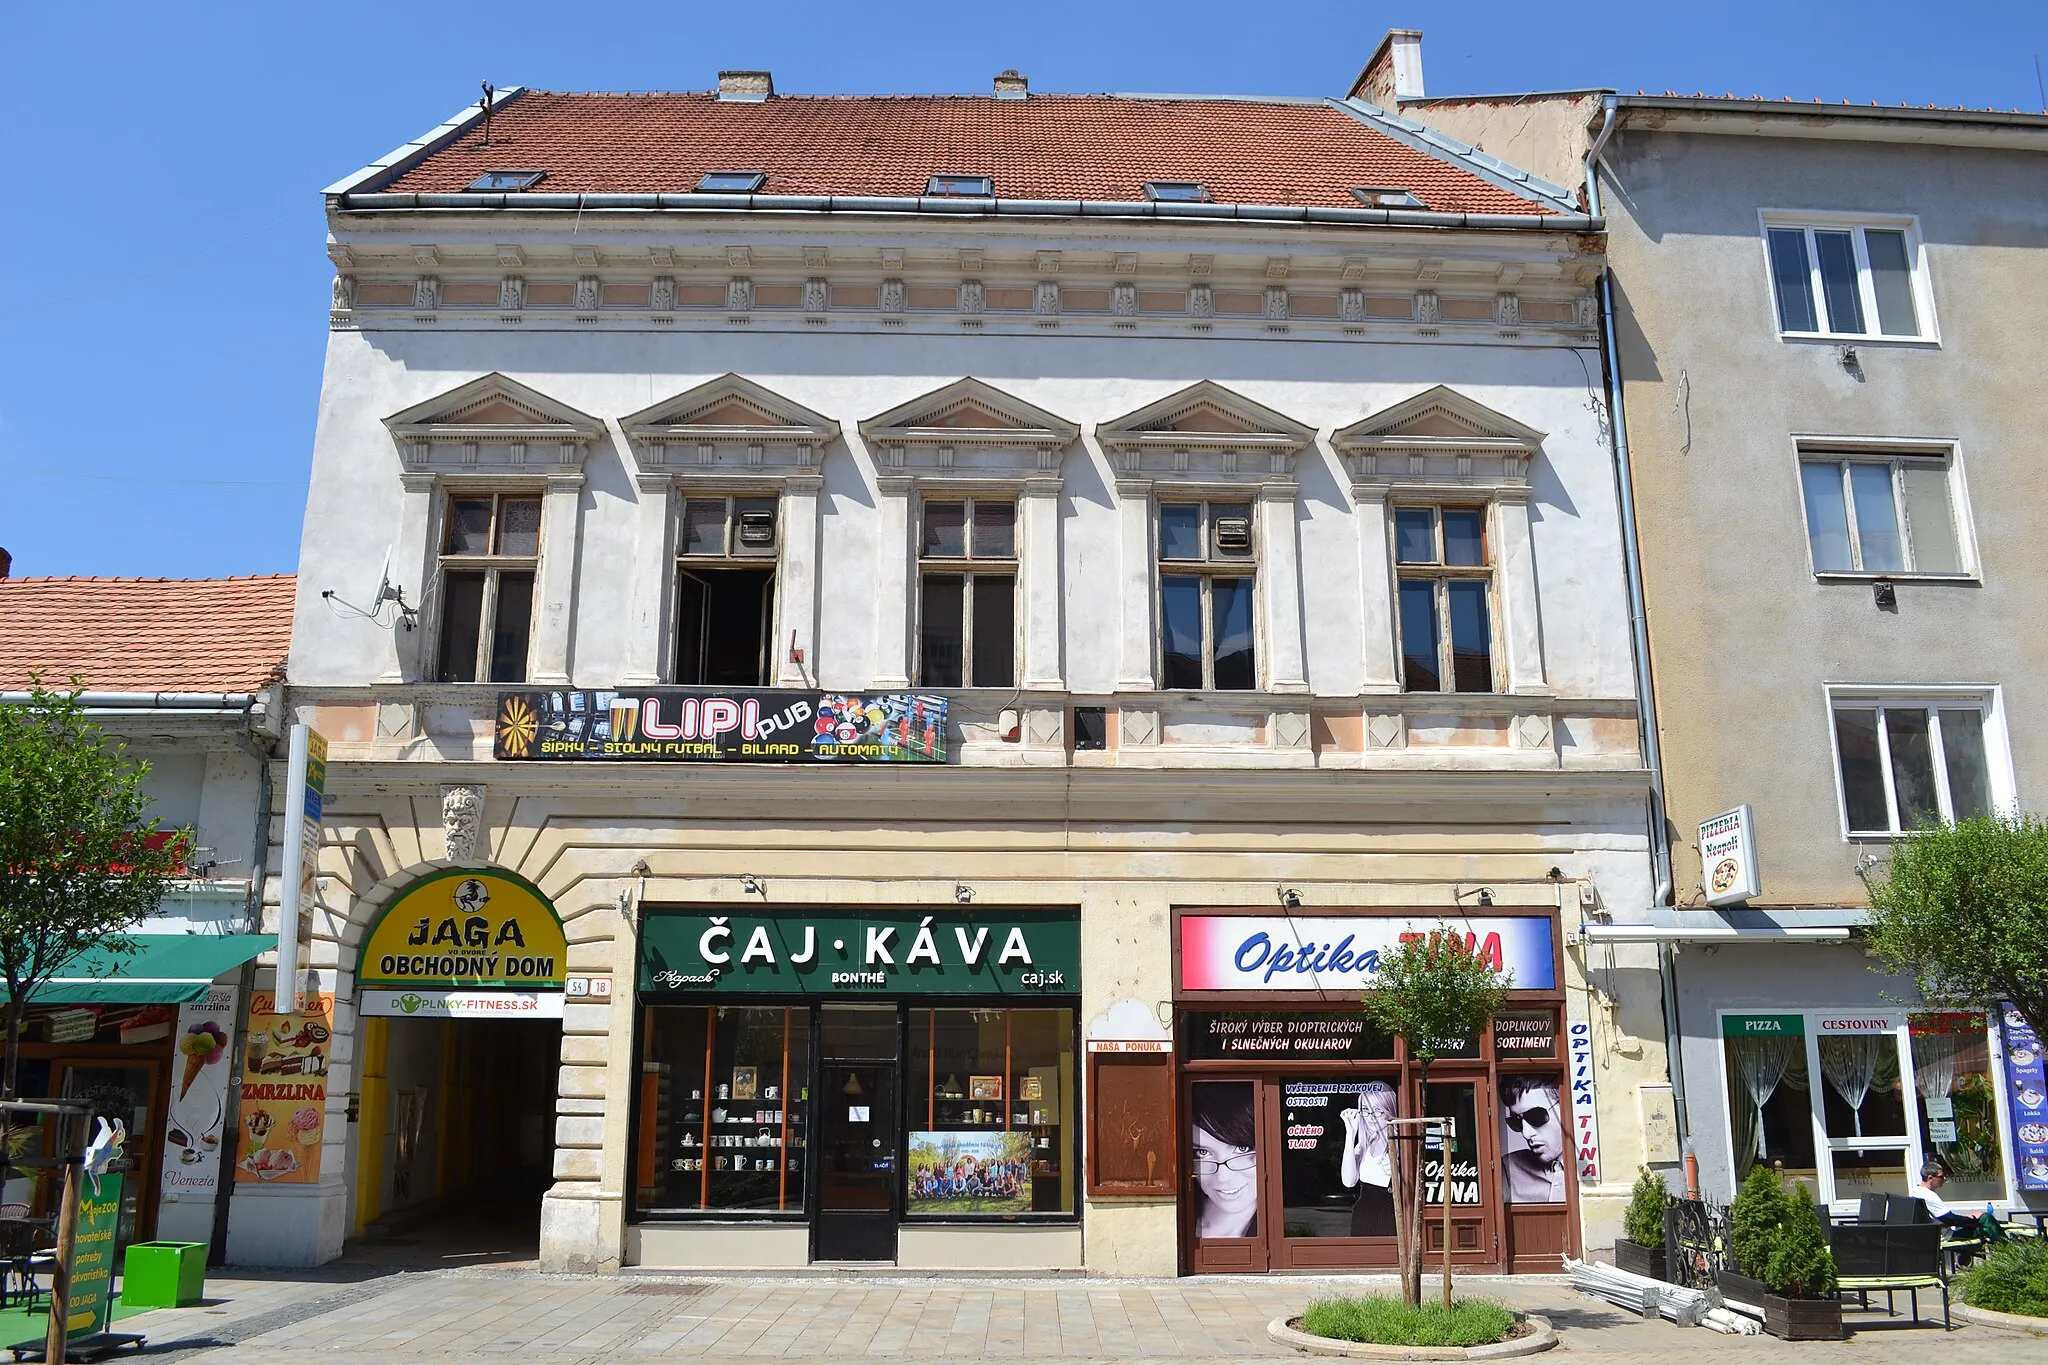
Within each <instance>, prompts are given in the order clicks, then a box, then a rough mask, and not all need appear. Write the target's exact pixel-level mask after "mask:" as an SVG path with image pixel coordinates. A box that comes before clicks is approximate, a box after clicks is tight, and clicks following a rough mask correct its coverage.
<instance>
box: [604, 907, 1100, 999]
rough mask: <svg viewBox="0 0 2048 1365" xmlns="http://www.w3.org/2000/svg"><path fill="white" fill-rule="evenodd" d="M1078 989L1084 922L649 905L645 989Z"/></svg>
mask: <svg viewBox="0 0 2048 1365" xmlns="http://www.w3.org/2000/svg"><path fill="white" fill-rule="evenodd" d="M1080 989H1081V919H1080V915H1079V913H1078V912H1077V911H1073V910H1062V911H1050V912H1046V913H1024V912H1014V911H1013V912H1002V911H998V912H993V913H981V912H969V911H964V910H961V911H944V910H941V911H916V910H875V911H868V912H859V913H852V914H847V913H839V914H823V915H811V914H803V913H799V912H791V913H787V914H753V915H743V914H731V913H721V914H709V913H704V912H684V913H671V912H664V911H653V912H650V913H649V914H648V915H647V916H646V918H645V921H644V923H643V926H642V929H641V934H640V990H641V993H642V994H643V995H647V996H657V997H658V996H670V995H698V994H702V993H705V992H714V993H717V994H722V995H737V994H741V993H747V992H752V993H759V994H766V995H805V996H839V995H862V994H867V995H889V994H910V995H1043V994H1067V993H1072V992H1076V991H1079V990H1080Z"/></svg>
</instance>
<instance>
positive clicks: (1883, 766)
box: [1828, 687, 2013, 839]
mask: <svg viewBox="0 0 2048 1365" xmlns="http://www.w3.org/2000/svg"><path fill="white" fill-rule="evenodd" d="M1828 709H1829V730H1830V733H1831V736H1832V740H1833V745H1834V754H1835V779H1836V784H1837V788H1838V790H1839V793H1840V796H1841V803H1842V829H1843V833H1844V834H1846V835H1847V836H1848V837H1850V838H1852V839H1854V838H1888V837H1891V836H1895V835H1901V834H1910V833H1912V832H1913V831H1914V830H1915V829H1917V828H1919V827H1920V826H1921V825H1923V824H1925V823H1927V822H1928V821H1930V820H1943V821H1948V820H1961V819H1967V818H1968V817H1970V816H1973V815H1983V814H1988V813H1990V812H1993V811H1997V810H2006V809H2010V808H2011V806H2012V804H2013V777H2012V759H2011V755H2010V750H2009V748H2008V745H2007V741H2006V732H2005V713H2004V705H2003V702H2002V698H2001V695H2000V693H1999V690H1998V689H1997V688H1982V687H1955V688H1948V687H1943V688H1930V689H1923V690H1914V691H1910V692H1909V691H1904V690H1900V689H1880V688H1862V687H1830V688H1829V689H1828Z"/></svg>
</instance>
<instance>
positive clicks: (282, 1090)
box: [235, 991, 334, 1185]
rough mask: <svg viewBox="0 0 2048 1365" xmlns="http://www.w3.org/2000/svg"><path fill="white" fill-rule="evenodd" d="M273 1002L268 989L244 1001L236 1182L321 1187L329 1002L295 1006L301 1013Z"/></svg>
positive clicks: (320, 998)
mask: <svg viewBox="0 0 2048 1365" xmlns="http://www.w3.org/2000/svg"><path fill="white" fill-rule="evenodd" d="M277 1001H278V997H277V995H275V994H274V993H272V992H270V991H256V992H255V993H253V994H252V995H251V996H250V998H249V1036H248V1040H247V1043H246V1044H245V1046H244V1050H243V1056H242V1111H241V1117H242V1144H241V1151H242V1158H241V1160H240V1161H238V1162H236V1163H235V1183H236V1184H237V1185H253V1184H259V1183H260V1184H266V1185H267V1184H284V1185H317V1184H319V1183H320V1154H321V1152H322V1150H324V1148H325V1144H326V1141H327V1137H326V1127H327V1063H328V1059H329V1057H331V1056H332V1054H333V1039H334V997H333V996H332V995H326V994H321V995H315V996H312V997H310V998H308V999H305V1000H302V1001H301V1002H300V1004H301V1005H303V1006H304V1007H305V1008H303V1009H298V1010H291V1009H287V1010H285V1011H284V1012H282V1013H278V1012H277V1011H276V1005H277Z"/></svg>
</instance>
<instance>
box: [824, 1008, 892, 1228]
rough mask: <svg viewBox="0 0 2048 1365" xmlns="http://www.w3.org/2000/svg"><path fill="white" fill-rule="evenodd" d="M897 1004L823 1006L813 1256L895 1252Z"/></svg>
mask: <svg viewBox="0 0 2048 1365" xmlns="http://www.w3.org/2000/svg"><path fill="white" fill-rule="evenodd" d="M896 1052H897V1032H896V1009H895V1007H894V1006H890V1005H882V1006H875V1005H825V1006H822V1007H820V1009H819V1011H818V1057H819V1071H818V1092H817V1095H816V1097H815V1100H814V1103H813V1105H812V1110H813V1112H814V1114H815V1115H816V1120H817V1135H818V1136H817V1152H816V1154H815V1162H816V1165H817V1168H818V1211H817V1217H816V1219H815V1220H814V1221H813V1223H812V1231H811V1259H813V1260H816V1261H887V1262H893V1261H894V1260H895V1259H896V1212H897V1211H896V1188H897V1185H898V1183H899V1182H898V1180H897V1179H896V1151H897V1147H898V1140H897V1139H898V1135H897V1095H896Z"/></svg>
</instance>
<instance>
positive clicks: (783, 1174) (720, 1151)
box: [634, 1005, 811, 1213]
mask: <svg viewBox="0 0 2048 1365" xmlns="http://www.w3.org/2000/svg"><path fill="white" fill-rule="evenodd" d="M646 1046H647V1054H646V1057H645V1059H644V1060H643V1061H642V1063H641V1074H640V1096H639V1114H638V1122H639V1132H638V1151H637V1154H636V1155H637V1166H638V1172H637V1178H636V1180H635V1182H634V1183H635V1186H636V1191H637V1196H638V1205H639V1208H640V1210H641V1211H642V1212H646V1213H662V1212H672V1211H673V1212H681V1211H690V1212H696V1211H708V1210H718V1211H732V1212H739V1211H747V1212H755V1213H794V1212H799V1211H801V1210H802V1209H803V1207H804V1171H805V1161H804V1156H805V1151H804V1120H805V1111H806V1108H807V1104H806V1101H807V1100H808V1099H809V1097H810V1096H809V1088H808V1087H809V1076H810V1046H811V1024H810V1012H809V1011H808V1010H805V1009H788V1008H779V1007H765V1008H751V1007H741V1006H733V1005H715V1006H704V1007H691V1008H684V1009H675V1008H667V1007H662V1008H653V1009H649V1010H648V1011H647V1028H646Z"/></svg>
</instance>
